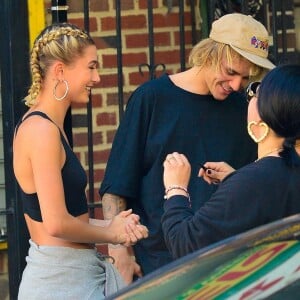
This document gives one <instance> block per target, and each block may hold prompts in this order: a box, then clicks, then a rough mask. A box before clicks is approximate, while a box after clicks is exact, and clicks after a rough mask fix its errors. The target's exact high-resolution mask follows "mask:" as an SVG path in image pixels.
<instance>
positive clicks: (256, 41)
mask: <svg viewBox="0 0 300 300" xmlns="http://www.w3.org/2000/svg"><path fill="white" fill-rule="evenodd" d="M209 37H210V38H211V39H212V40H214V41H216V42H219V43H224V44H227V45H229V46H230V47H231V48H232V49H234V50H235V51H236V52H238V53H239V54H240V55H242V56H243V57H245V58H246V59H248V60H249V61H251V62H252V63H254V64H256V65H258V66H261V67H263V68H265V69H273V68H274V67H275V65H274V64H272V62H271V61H270V60H268V58H267V57H268V48H269V35H268V32H267V30H266V28H265V27H264V26H263V25H262V24H261V23H260V22H258V21H257V20H255V19H254V18H253V17H252V16H247V15H243V14H240V13H233V14H227V15H224V16H223V17H221V18H220V19H218V20H216V21H214V22H213V24H212V29H211V32H210V35H209Z"/></svg>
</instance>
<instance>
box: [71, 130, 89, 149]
mask: <svg viewBox="0 0 300 300" xmlns="http://www.w3.org/2000/svg"><path fill="white" fill-rule="evenodd" d="M73 144H74V145H76V147H82V146H86V145H87V133H83V132H81V133H73Z"/></svg>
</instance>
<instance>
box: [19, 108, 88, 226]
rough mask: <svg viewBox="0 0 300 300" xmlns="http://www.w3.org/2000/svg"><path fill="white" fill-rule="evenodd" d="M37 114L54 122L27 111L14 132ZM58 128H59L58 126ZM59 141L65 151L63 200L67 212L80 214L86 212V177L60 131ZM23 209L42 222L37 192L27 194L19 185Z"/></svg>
mask: <svg viewBox="0 0 300 300" xmlns="http://www.w3.org/2000/svg"><path fill="white" fill-rule="evenodd" d="M33 115H38V116H41V117H42V118H45V119H47V120H49V121H51V122H52V123H53V124H55V123H54V122H53V121H52V120H51V119H50V118H49V117H48V116H47V115H46V114H44V113H43V112H40V111H34V112H32V113H29V114H28V115H27V116H26V117H25V118H24V119H23V120H20V121H19V123H18V124H17V126H16V134H17V130H18V128H19V126H20V125H21V123H22V122H23V121H24V120H26V119H27V118H29V117H30V116H33ZM58 129H59V128H58ZM59 132H60V137H61V142H62V145H63V147H64V150H65V152H66V161H65V163H64V165H63V167H62V170H61V174H62V180H63V186H64V193H65V201H66V207H67V210H68V212H69V213H70V214H71V215H72V216H74V217H77V216H80V215H82V214H84V213H87V212H88V205H87V198H86V194H85V188H86V185H87V177H86V173H85V171H84V169H83V168H82V166H81V164H80V162H79V160H78V159H77V157H76V155H75V154H74V152H73V150H72V149H71V148H70V146H69V145H68V143H67V141H66V139H65V137H64V136H63V134H62V132H61V131H60V129H59ZM20 191H21V199H22V204H23V211H24V213H26V214H27V215H29V217H30V218H32V219H33V220H35V221H38V222H42V221H43V220H42V216H41V209H40V204H39V200H38V196H37V193H33V194H27V193H25V192H24V191H23V190H22V188H21V187H20Z"/></svg>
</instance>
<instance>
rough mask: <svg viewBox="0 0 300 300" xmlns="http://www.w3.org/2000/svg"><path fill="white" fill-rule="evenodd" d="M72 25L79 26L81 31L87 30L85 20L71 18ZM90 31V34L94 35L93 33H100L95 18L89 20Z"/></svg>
mask: <svg viewBox="0 0 300 300" xmlns="http://www.w3.org/2000/svg"><path fill="white" fill-rule="evenodd" d="M68 21H69V22H70V23H72V24H74V25H76V26H78V27H79V28H81V29H85V28H84V20H83V19H82V18H80V19H78V18H73V19H72V18H70V19H69V20H68ZM89 30H90V33H91V35H92V33H93V32H95V31H98V28H97V20H96V18H95V17H90V18H89Z"/></svg>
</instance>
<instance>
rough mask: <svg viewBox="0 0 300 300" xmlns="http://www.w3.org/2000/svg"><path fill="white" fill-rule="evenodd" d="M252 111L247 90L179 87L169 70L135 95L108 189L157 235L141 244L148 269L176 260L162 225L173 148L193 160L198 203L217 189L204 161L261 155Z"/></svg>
mask: <svg viewBox="0 0 300 300" xmlns="http://www.w3.org/2000/svg"><path fill="white" fill-rule="evenodd" d="M246 115H247V102H246V100H245V99H244V97H243V96H242V95H241V94H238V93H233V94H232V95H230V96H229V97H228V99H226V100H225V101H217V100H215V99H214V98H213V97H212V96H210V95H199V94H194V93H190V92H188V91H186V90H183V89H181V88H179V87H177V86H176V85H174V84H173V83H172V81H171V80H170V79H169V77H168V75H164V76H162V77H160V78H158V79H155V80H151V81H149V82H147V83H145V84H143V85H142V86H140V87H139V88H138V89H137V90H136V91H135V92H134V93H133V94H132V96H131V98H130V99H129V102H128V104H127V107H126V111H125V114H124V116H123V119H122V121H121V123H120V125H119V128H118V130H117V132H116V135H115V138H114V141H113V145H112V149H111V153H110V157H109V160H108V163H107V167H106V172H105V177H104V180H103V182H102V185H101V188H100V195H103V194H104V193H111V194H116V195H120V196H122V197H125V198H126V199H127V203H128V207H129V208H133V211H134V212H135V213H137V214H139V215H140V217H141V222H142V223H143V224H144V225H146V226H148V228H149V238H147V239H144V240H142V241H140V242H139V243H138V244H137V245H136V246H135V254H136V258H137V261H138V262H139V263H140V264H141V266H142V269H143V271H144V273H149V272H150V271H152V270H155V269H157V268H159V267H161V266H162V265H164V264H166V263H168V262H170V261H171V260H172V257H171V255H170V254H169V252H168V250H167V248H166V246H165V243H164V239H163V234H162V231H161V216H162V213H163V202H164V201H163V195H164V187H163V179H162V176H163V175H162V174H163V161H164V159H165V157H166V155H167V154H168V153H171V152H174V151H177V152H180V153H183V154H185V155H186V156H187V158H188V159H189V161H190V162H191V164H192V167H193V168H192V179H191V182H190V186H189V191H190V194H191V196H192V197H193V199H195V200H194V201H193V209H194V210H197V209H199V208H200V207H201V206H202V205H203V204H204V203H205V202H206V201H207V200H208V199H209V197H210V196H211V194H212V192H213V191H214V190H215V187H212V186H209V185H207V184H205V183H204V182H203V180H201V179H200V178H197V176H196V174H197V173H198V171H199V164H200V163H204V162H206V161H220V160H221V161H227V162H228V163H229V164H231V165H232V166H233V167H235V168H239V167H241V166H243V165H245V164H247V163H249V162H250V161H253V160H254V159H255V155H256V154H255V153H256V145H254V143H253V142H252V141H251V140H250V138H249V137H248V134H247V131H246V126H247V121H246Z"/></svg>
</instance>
